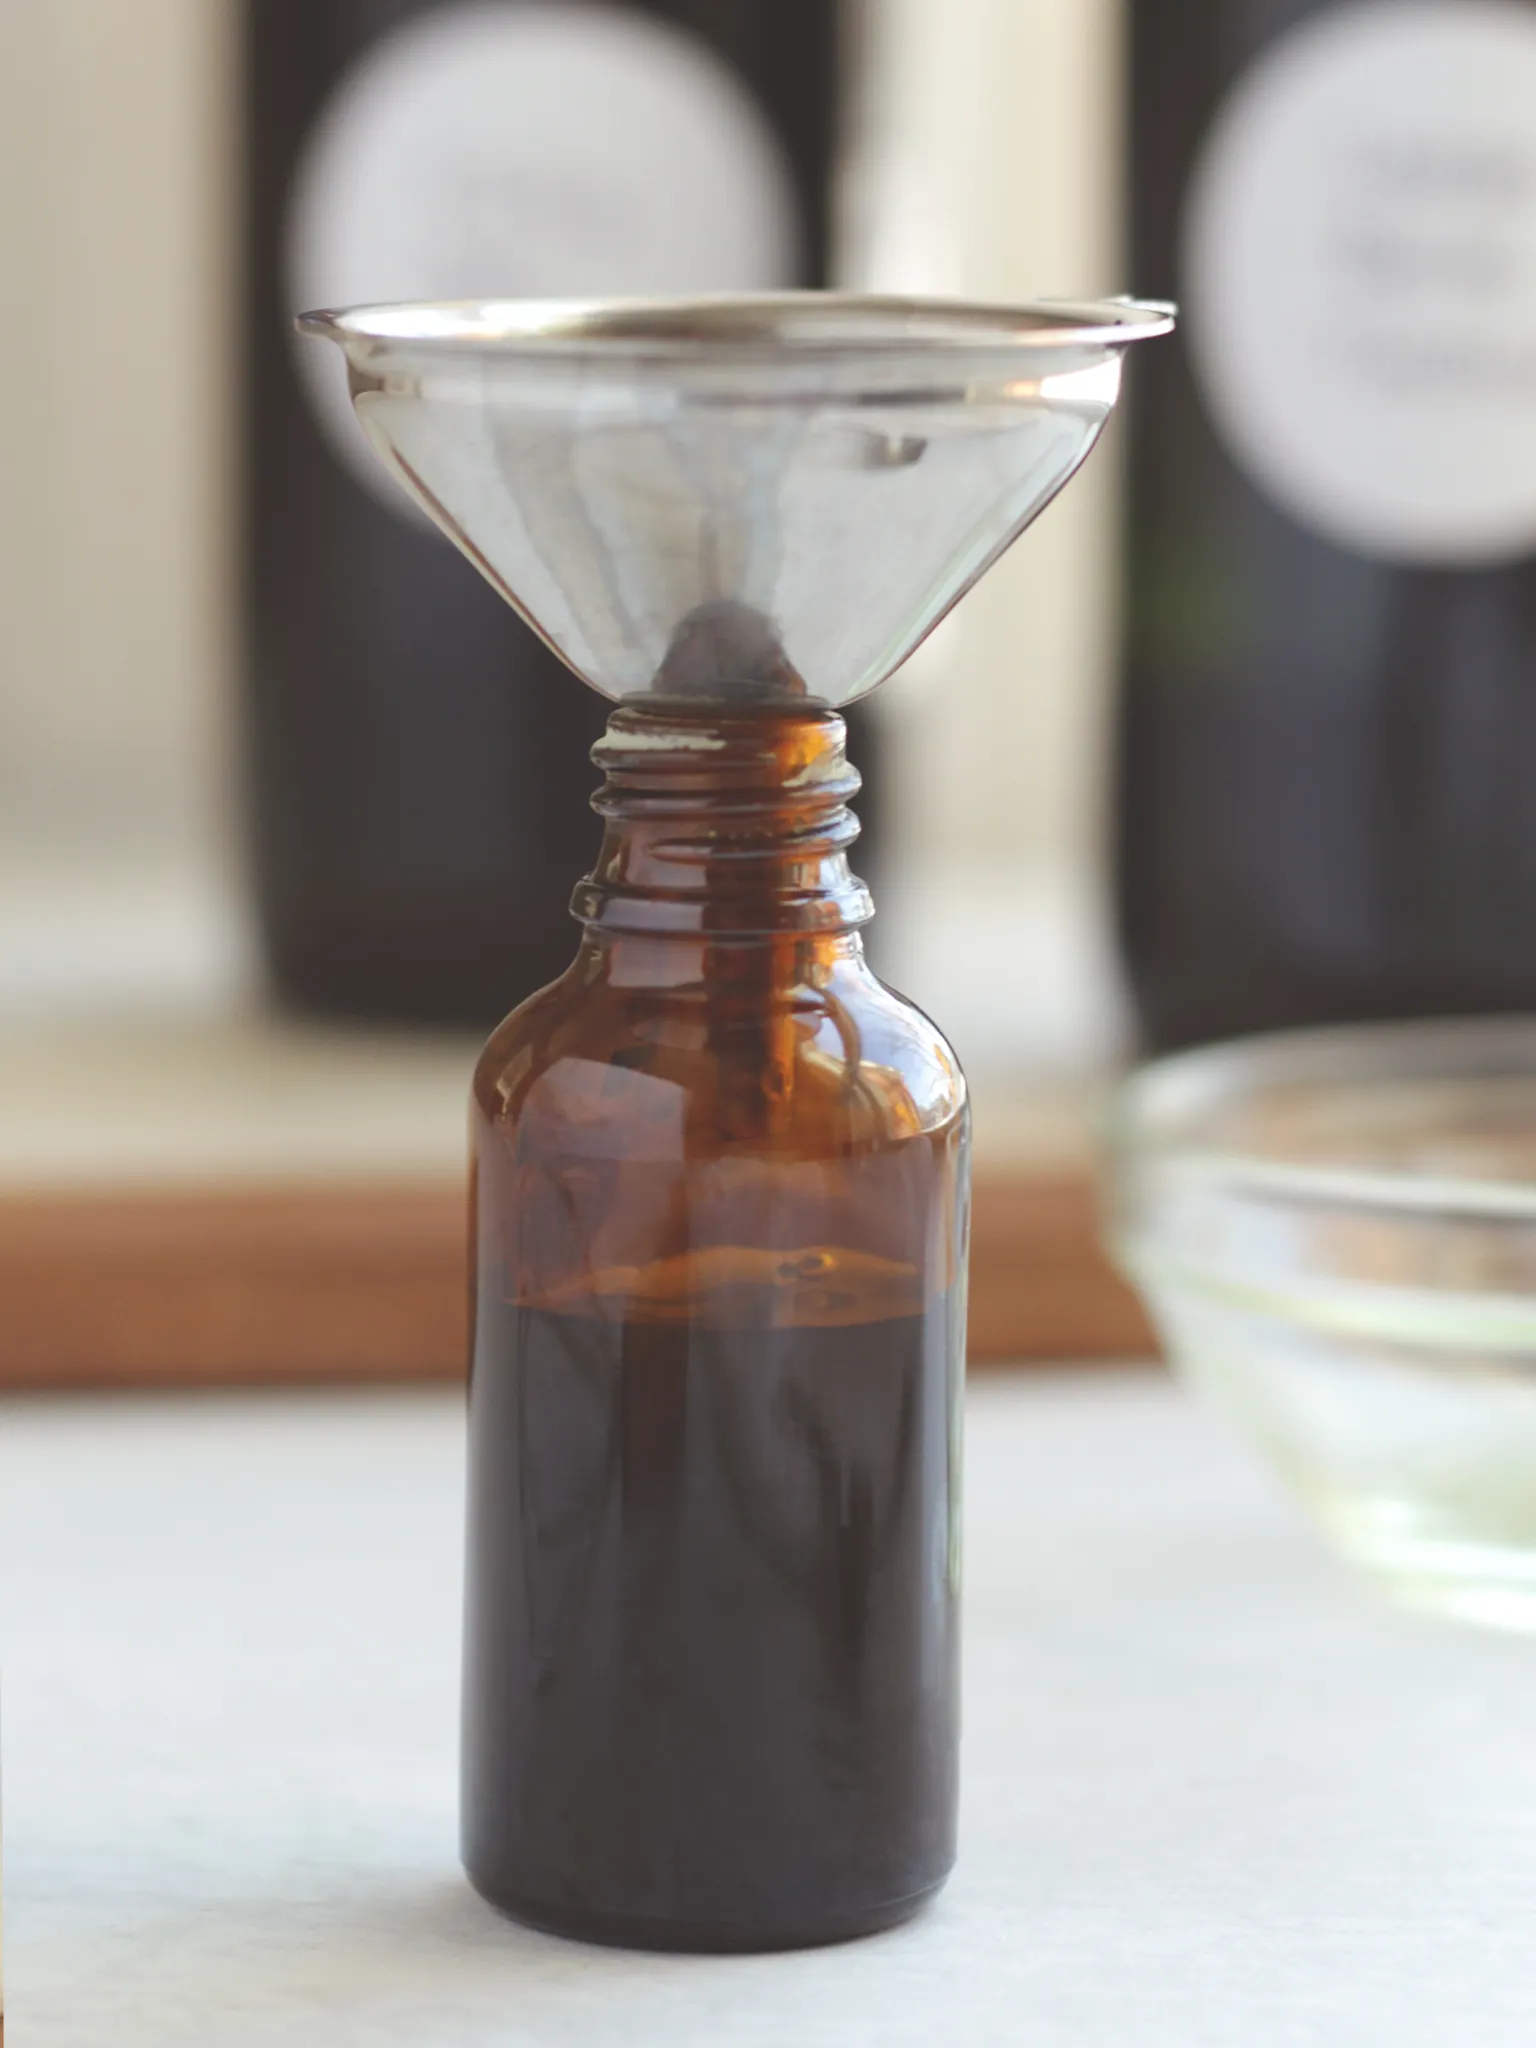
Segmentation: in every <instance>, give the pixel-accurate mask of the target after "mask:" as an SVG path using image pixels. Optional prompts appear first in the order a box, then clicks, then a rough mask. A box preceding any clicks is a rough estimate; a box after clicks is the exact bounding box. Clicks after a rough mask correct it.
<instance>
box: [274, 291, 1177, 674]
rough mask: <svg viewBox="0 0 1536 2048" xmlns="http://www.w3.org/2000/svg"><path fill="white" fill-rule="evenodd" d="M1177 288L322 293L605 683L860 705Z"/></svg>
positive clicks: (415, 446) (502, 559) (1050, 489)
mask: <svg viewBox="0 0 1536 2048" xmlns="http://www.w3.org/2000/svg"><path fill="white" fill-rule="evenodd" d="M1172 324H1173V323H1172V319H1171V313H1170V309H1169V308H1168V307H1166V306H1157V305H1139V304H1134V303H1132V302H1130V301H1122V300H1113V301H1110V302H1108V303H1105V304H1098V305H1067V304H1055V303H1051V304H1043V305H1033V306H1024V307H1014V308H1001V307H987V306H972V305H960V304H946V303H942V302H937V301H935V302H927V301H920V300H904V299H881V298H856V297H842V296H837V295H831V294H821V293H791V294H787V295H783V296H778V297H764V298H732V299H713V300H696V301H675V302H666V301H654V302H646V301H631V302H613V303H609V304H539V303H530V302H517V301H507V302H495V303H473V304H471V303H465V304H440V305H406V306H370V307H361V308H356V309H354V310H352V311H349V312H318V313H306V314H304V315H302V316H301V318H300V320H299V326H300V328H301V330H302V331H303V332H305V333H307V334H314V335H320V336H323V337H324V338H326V339H327V340H330V341H334V342H336V343H337V344H338V345H339V346H340V348H341V349H342V350H343V351H344V353H345V355H346V358H347V366H348V375H349V378H350V382H351V389H352V396H353V402H354V404H355V405H356V408H357V412H358V416H359V418H360V419H361V421H362V423H363V426H364V427H365V429H366V430H367V432H368V435H369V438H370V439H371V440H372V442H373V444H374V446H375V448H376V449H377V450H378V452H379V454H380V456H381V457H382V458H383V460H384V461H385V463H386V464H387V465H388V467H389V468H390V469H391V470H392V471H393V473H394V475H395V476H396V477H397V478H398V480H399V482H400V483H401V484H402V485H403V486H404V488H405V489H406V490H407V491H408V492H409V493H410V495H411V496H412V497H413V498H415V499H416V500H417V502H418V503H419V504H420V505H422V506H423V507H424V509H425V510H426V511H427V512H428V513H430V515H431V516H432V518H433V519H434V520H435V521H436V522H437V524H438V525H439V526H441V527H442V529H443V531H444V532H445V533H447V534H448V535H449V536H450V538H451V539H453V540H454V541H455V542H457V544H458V545H459V547H461V548H462V549H463V551H464V553H465V554H467V555H468V556H469V558H470V560H471V561H472V562H474V563H475V565H476V567H477V568H479V569H480V570H481V571H482V572H483V573H484V574H485V575H486V576H487V577H488V578H489V579H490V581H491V582H492V583H494V584H495V586H496V588H497V589H498V590H499V591H500V592H501V593H502V595H503V596H504V597H505V598H506V599H507V600H508V602H509V603H510V604H512V605H514V606H515V607H516V608H517V610H518V611H519V612H520V613H521V614H522V615H523V617H524V618H526V619H527V620H528V621H529V623H530V624H531V625H532V626H533V627H534V628H535V629H536V630H537V631H538V632H539V633H540V634H542V636H543V637H544V639H545V640H547V641H548V642H549V644H550V646H551V647H553V648H554V650H555V652H556V653H557V654H559V655H560V656H561V657H562V658H563V659H564V660H565V661H566V662H567V663H568V664H569V665H570V667H571V668H573V669H574V670H575V671H576V673H577V674H578V675H579V676H581V677H582V678H583V679H584V680H585V681H586V682H588V683H590V684H591V685H592V687H593V688H594V689H596V690H600V691H602V692H603V694H604V695H605V696H609V697H625V696H630V695H633V694H635V693H637V692H645V691H655V692H659V693H664V694H667V695H669V696H678V695H688V696H696V697H699V698H701V699H708V700H710V701H716V702H722V703H732V702H747V701H762V700H763V699H768V698H775V697H790V696H794V697H805V696H810V697H813V698H815V699H817V700H819V701H821V702H823V703H826V704H830V705H842V704H847V703H849V702H851V701H852V700H853V699H854V698H855V697H860V696H863V695H864V693H865V692H866V691H868V690H872V689H873V688H874V687H875V685H876V684H877V683H881V682H883V681H884V680H885V678H886V677H887V676H888V675H890V674H891V672H892V670H893V669H896V668H898V667H899V666H900V665H901V663H902V662H903V661H904V660H905V659H906V657H907V656H908V655H909V654H910V653H911V652H912V650H913V648H914V647H916V646H917V644H918V642H919V641H920V640H921V639H922V638H923V637H924V635H925V634H926V633H928V632H929V631H930V629H931V628H932V627H933V626H934V625H936V624H937V622H938V621H939V620H940V619H941V618H942V617H943V616H944V614H945V613H946V612H947V611H948V610H949V608H950V606H951V605H953V604H954V603H955V602H956V601H957V600H958V599H959V598H961V597H963V596H964V594H965V592H966V591H967V590H969V588H970V587H971V585H972V584H973V583H974V582H975V581H976V579H977V577H978V576H980V575H981V574H982V572H983V571H984V570H985V569H987V568H988V567H989V566H990V565H991V563H992V562H994V561H995V560H996V559H997V557H998V556H999V555H1000V554H1001V553H1002V551H1003V550H1004V549H1005V548H1006V547H1007V546H1008V545H1009V543H1010V542H1011V541H1013V540H1014V539H1016V538H1017V536H1018V535H1019V534H1020V533H1021V532H1022V531H1023V530H1024V528H1025V527H1026V526H1027V525H1028V524H1029V522H1030V521H1031V519H1033V518H1034V516H1035V514H1036V513H1037V512H1039V511H1040V510H1041V508H1042V507H1043V506H1044V505H1046V504H1047V503H1048V502H1049V500H1050V499H1051V498H1052V497H1054V495H1055V494H1056V492H1057V491H1058V490H1060V488H1061V486H1062V485H1063V484H1064V483H1065V482H1066V480H1067V478H1068V477H1069V476H1070V475H1071V474H1072V472H1073V470H1074V469H1076V468H1077V466H1078V464H1079V463H1080V462H1081V461H1082V460H1083V457H1084V456H1085V455H1086V454H1087V453H1088V451H1089V449H1090V448H1091V447H1092V446H1093V443H1094V441H1095V440H1096V439H1097V437H1098V433H1099V430H1100V428H1101V427H1102V426H1103V424H1104V421H1105V420H1106V419H1107V418H1108V416H1109V413H1110V410H1111V408H1112V407H1113V405H1114V402H1115V399H1116V396H1117V394H1118V392H1119V388H1120V368H1121V354H1122V351H1123V350H1124V348H1125V346H1126V345H1127V344H1128V343H1129V342H1132V341H1136V340H1140V339H1142V338H1143V337H1146V336H1150V335H1156V334H1166V333H1167V332H1168V330H1169V329H1170V327H1171V326H1172Z"/></svg>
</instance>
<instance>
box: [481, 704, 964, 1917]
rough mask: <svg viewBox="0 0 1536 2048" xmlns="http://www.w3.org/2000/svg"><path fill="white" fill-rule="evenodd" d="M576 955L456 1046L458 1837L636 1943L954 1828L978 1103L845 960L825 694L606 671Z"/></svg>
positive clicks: (879, 1899)
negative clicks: (463, 1391) (473, 1264)
mask: <svg viewBox="0 0 1536 2048" xmlns="http://www.w3.org/2000/svg"><path fill="white" fill-rule="evenodd" d="M594 759H595V760H596V761H597V762H598V764H599V766H600V767H602V768H603V769H604V770H605V771H606V774H607V783H606V787H605V788H604V789H603V790H602V791H601V792H600V794H599V796H598V798H597V799H596V803H597V808H598V810H599V811H600V813H601V814H602V816H603V818H604V820H605V822H606V830H605V835H604V840H603V846H602V851H601V854H600V856H599V859H598V862H597V866H596V869H595V871H594V873H593V874H592V876H591V877H590V879H589V880H587V881H586V882H584V883H583V884H582V885H581V887H580V888H579V889H578V891H577V894H576V899H575V906H574V907H575V909H576V913H577V915H578V917H579V918H580V919H581V920H582V922H583V925H584V927H585V936H584V938H583V940H582V943H581V946H580V950H579V952H578V955H577V958H576V960H575V963H574V964H573V966H572V967H571V969H570V971H569V972H568V973H567V974H566V975H565V976H564V977H563V978H562V979H561V980H559V981H557V982H555V983H554V984H553V985H552V986H551V987H549V988H547V989H545V990H543V991H542V992H541V993H540V994H538V995H536V996H534V997H532V998H531V999H530V1000H529V1001H528V1002H526V1003H524V1004H523V1006H522V1007H521V1008H520V1009H518V1010H517V1011H515V1012H514V1013H513V1015H512V1016H511V1017H509V1018H508V1019H507V1021H506V1023H505V1024H503V1025H502V1026H501V1028H500V1029H499V1030H498V1031H497V1032H496V1034H495V1035H494V1036H493V1038H492V1039H491V1041H490V1044H489V1045H488V1047H487V1048H486V1052H485V1054H484V1057H483V1058H482V1060H481V1062H480V1066H479V1069H478V1072H477V1075H476V1080H475V1105H474V1144H475V1171H474V1192H475V1201H474V1215H475V1218H476V1222H475V1226H474V1227H475V1253H476V1261H477V1275H476V1288H475V1329H474V1350H473V1365H472V1374H471V1391H470V1438H471V1448H470V1482H469V1490H470V1502H469V1536H470V1543H469V1573H468V1626H467V1638H466V1692H465V1746H464V1772H465V1779H464V1848H465V1861H466V1864H467V1866H468V1869H469V1873H470V1876H471V1878H472V1879H473V1881H474V1882H475V1884H476V1885H477V1886H478V1887H479V1888H480V1890H481V1891H482V1892H483V1893H484V1894H485V1895H486V1896H487V1897H488V1898H490V1899H491V1900H492V1901H493V1902H494V1903H496V1904H497V1905H499V1906H501V1907H503V1908H505V1909H507V1910H509V1911H511V1912H513V1913H515V1914H517V1915H518V1916H519V1917H521V1918H523V1919H525V1920H529V1921H532V1922H534V1923H536V1924H539V1925H543V1926H546V1927H550V1928H553V1929H555V1930H557V1931H558V1932H561V1933H565V1934H572V1935H579V1936H585V1937H587V1938H589V1939H596V1940H608V1941H617V1942H624V1943H629V1944H635V1945H641V1946H655V1947H675V1948H700V1949H737V1948H741V1949H747V1948H773V1947H790V1946H798V1945H801V1944H808V1943H813V1942H821V1941H835V1940H839V1939H843V1938H845V1937H849V1936H853V1935H857V1934H861V1933H866V1932H870V1931H873V1930H874V1929H876V1928H879V1927H883V1926H887V1925H890V1924H891V1923H893V1922H895V1921H897V1920H900V1919H902V1918H904V1917H905V1916H906V1915H907V1914H909V1913H910V1912H912V1911H913V1910H914V1909H915V1908H916V1907H917V1906H918V1905H919V1904H920V1903H921V1902H922V1900H923V1899H924V1898H925V1897H927V1896H928V1895H929V1894H930V1893H932V1892H933V1891H934V1890H936V1889H937V1887H938V1886H939V1885H940V1884H941V1883H942V1882H943V1880H944V1877H945V1875H946V1873H947V1872H948V1870H949V1867H950V1864H951V1863H952V1861H953V1857H954V1833H955V1797H956V1738H957V1697H956V1694H957V1615H956V1590H957V1588H956V1579H957V1567H958V1558H957V1551H956V1513H957V1486H958V1469H957V1451H958V1413H959V1410H958V1400H959V1393H960V1383H961V1372H962V1359H963V1349H964V1345H963V1339H964V1321H965V1304H964V1274H965V1251H966V1233H967V1224H968V1205H969V1192H968V1190H969V1172H968V1111H967V1107H966V1096H965V1084H964V1081H963V1079H962V1077H961V1074H960V1071H959V1068H958V1066H957V1064H956V1062H955V1059H954V1055H953V1054H952V1053H951V1052H950V1050H949V1048H948V1047H947V1046H946V1045H945V1044H944V1042H943V1040H942V1039H941V1038H940V1037H939V1035H938V1033H937V1031H936V1030H935V1029H934V1027H933V1026H932V1025H931V1024H930V1023H929V1022H928V1020H927V1018H925V1017H924V1016H922V1015H921V1014H920V1013H919V1012H918V1011H917V1010H915V1009H913V1007H912V1006H911V1005H910V1004H909V1003H907V1002H905V1001H903V1000H902V999H901V998H900V997H899V996H897V995H895V994H893V993H892V992H891V991H890V990H889V989H887V988H886V987H884V986H883V985H882V984H881V983H880V982H879V981H878V980H876V978H875V977H874V975H873V974H872V973H871V972H870V970H869V968H868V967H867V966H866V964H865V961H864V958H863V950H862V944H861V940H860V937H859V927H860V926H861V925H863V924H864V923H865V922H866V921H867V920H868V918H869V916H870V915H871V906H870V901H869V897H868V893H867V891H866V890H865V889H864V887H863V885H862V883H860V882H858V881H856V880H855V879H854V878H853V877H852V875H851V874H850V872H849V867H848V859H847V849H848V846H849V844H850V842H851V841H852V839H853V838H854V837H855V835H856V833H857V830H858V827H857V824H856V822H855V820H854V818H853V815H852V813H851V812H850V810H849V809H848V807H847V806H848V800H849V798H850V797H851V796H852V795H853V794H854V793H855V792H856V791H857V788H858V777H857V775H856V774H855V773H854V771H853V770H852V769H851V768H850V767H849V766H848V764H847V762H846V760H845V757H844V752H843V724H842V721H841V719H840V718H838V717H837V716H836V715H835V714H833V713H831V712H829V711H824V710H817V709H813V708H809V707H806V708H799V707H794V708H790V709H785V708H784V707H783V706H782V705H778V706H775V707H773V708H771V709H763V710H757V711H754V710H744V711H734V712H722V711H719V710H717V709H714V708H711V709H708V710H701V709H700V708H699V707H698V706H696V705H689V704H687V703H683V702H679V701H668V700H666V699H658V698H649V699H646V700H644V702H640V701H636V702H633V703H630V704H625V705H621V706H620V707H619V709H618V710H617V711H616V712H615V713H614V715H613V718H612V719H611V721H610V724H609V729H608V733H607V736H606V738H604V739H603V740H602V741H601V742H600V743H599V744H598V746H597V748H596V750H595V752H594Z"/></svg>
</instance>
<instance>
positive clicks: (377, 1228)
mask: <svg viewBox="0 0 1536 2048" xmlns="http://www.w3.org/2000/svg"><path fill="white" fill-rule="evenodd" d="M974 1213H975V1223H974V1235H973V1253H972V1266H971V1305H970V1327H971V1358H972V1362H973V1363H974V1364H978V1365H995V1364H1023V1363H1028V1362H1030V1361H1031V1360H1055V1361H1060V1360H1064V1359H1085V1360H1086V1359H1093V1358H1126V1357H1135V1356H1144V1355H1146V1354H1147V1353H1148V1352H1149V1351H1150V1350H1151V1349H1152V1348H1153V1340H1152V1337H1151V1333H1150V1331H1149V1330H1148V1328H1147V1325H1146V1322H1145V1319H1144V1317H1143V1315H1142V1313H1141V1310H1140V1308H1139V1306H1138V1304H1137V1302H1136V1300H1135V1298H1134V1297H1133V1296H1132V1294H1131V1293H1130V1292H1129V1290H1128V1289H1127V1288H1126V1287H1125V1286H1124V1284H1123V1283H1122V1282H1121V1281H1120V1280H1118V1279H1117V1278H1116V1276H1115V1275H1114V1274H1113V1273H1112V1271H1111V1270H1110V1268H1109V1267H1108V1265H1107V1264H1106V1262H1105V1260H1104V1258H1103V1255H1102V1254H1101V1252H1100V1251H1099V1249H1098V1223H1097V1215H1096V1205H1095V1197H1094V1192H1093V1189H1092V1185H1091V1182H1090V1180H1089V1178H1088V1177H1087V1176H1086V1175H1085V1174H1083V1173H1081V1172H1075V1171H1071V1170H1066V1169H1063V1170H1060V1171H1053V1172H1051V1173H1049V1174H1041V1175H1038V1176H1001V1175H997V1174H991V1175H988V1176H986V1177H984V1178H982V1179H980V1180H979V1181H978V1184H977V1189H976V1198H975V1212H974ZM465 1321H466V1275H465V1250H464V1189H463V1184H462V1182H461V1181H458V1180H454V1181H447V1180H443V1179H439V1178H432V1179H423V1178H400V1179H397V1180H388V1179H386V1180H377V1179H370V1180H369V1181H367V1182H361V1181H351V1182H345V1181H338V1182H331V1183H324V1182H320V1183H317V1182H314V1181H305V1182H294V1183H291V1184H280V1183H279V1184H272V1185H264V1186H263V1185H257V1186H251V1185H234V1186H226V1187H221V1186H218V1185H209V1186H206V1187H184V1188H178V1189H176V1190H174V1191H164V1190H155V1189H148V1190H141V1191H130V1190H128V1189H112V1190H102V1191H97V1192H81V1191H70V1190H67V1189H59V1190H55V1191H52V1192H47V1193H32V1194H22V1193H12V1194H7V1195H5V1196H3V1197H0V1387H6V1388H13V1389H14V1388H85V1387H94V1388H102V1387H149V1386H179V1387H186V1386H260V1385H281V1384H290V1385H291V1384H295V1383H338V1382H341V1383H346V1382H351V1383H381V1382H389V1381H421V1380H426V1381H430V1380H439V1381H441V1380H449V1381H451V1380H457V1379H461V1378H462V1377H463V1372H464V1351H465Z"/></svg>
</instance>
